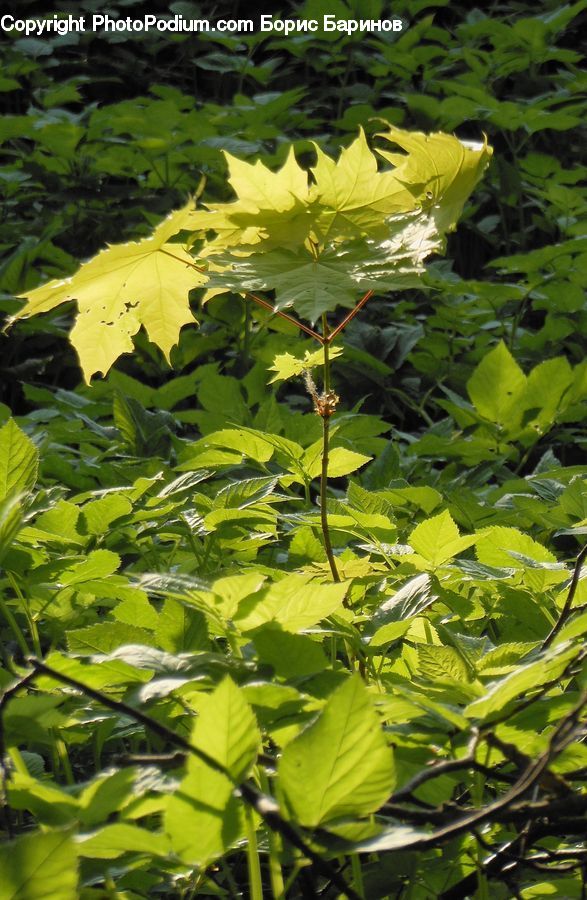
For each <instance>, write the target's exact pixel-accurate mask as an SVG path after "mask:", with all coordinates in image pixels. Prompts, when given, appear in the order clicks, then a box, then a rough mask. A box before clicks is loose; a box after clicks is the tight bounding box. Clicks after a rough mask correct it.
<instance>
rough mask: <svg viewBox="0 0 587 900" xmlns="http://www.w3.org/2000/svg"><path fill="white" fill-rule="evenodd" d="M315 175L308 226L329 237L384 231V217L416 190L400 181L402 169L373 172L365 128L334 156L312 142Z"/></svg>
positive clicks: (407, 205) (408, 202)
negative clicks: (313, 213) (316, 207)
mask: <svg viewBox="0 0 587 900" xmlns="http://www.w3.org/2000/svg"><path fill="white" fill-rule="evenodd" d="M314 148H315V150H316V155H317V162H316V165H315V166H313V168H312V174H313V176H314V178H315V180H316V183H315V185H314V187H313V188H312V190H311V197H312V198H313V199H315V200H317V201H318V202H319V203H320V205H321V206H322V207H323V210H322V211H321V213H320V215H319V216H318V217H317V220H316V222H315V223H314V226H313V231H314V233H315V235H316V238H317V240H318V241H319V242H320V243H324V242H326V241H327V240H329V239H332V238H333V237H336V238H338V237H340V236H341V235H343V236H345V237H355V236H357V235H361V234H365V233H366V232H368V233H374V232H375V233H376V232H381V231H383V232H385V219H386V217H388V216H391V215H393V214H394V213H396V214H397V213H402V212H408V211H411V210H413V209H414V208H415V206H416V196H417V193H416V194H415V192H412V191H411V190H410V189H409V187H408V186H406V182H405V180H404V179H403V178H402V175H403V173H402V172H398V171H394V172H378V171H377V158H376V157H375V156H374V155H373V153H372V152H371V150H370V149H369V146H368V144H367V140H366V138H365V133H364V131H363V129H362V128H361V129H360V131H359V136H358V137H357V138H356V139H355V140H354V141H353V142H352V144H350V146H349V147H347V148H346V149H345V150H343V151H342V152H341V154H340V157H339V159H338V160H337V162H334V160H332V159H330V157H329V156H327V155H326V154H325V153H324V152H323V151H322V150H321V149H320V148H319V147H318V146H317V145H316V144H315V145H314Z"/></svg>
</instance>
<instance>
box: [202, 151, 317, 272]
mask: <svg viewBox="0 0 587 900" xmlns="http://www.w3.org/2000/svg"><path fill="white" fill-rule="evenodd" d="M225 156H226V161H227V163H228V169H229V177H228V181H229V183H230V184H231V186H232V188H233V190H234V192H235V193H236V195H237V198H238V199H237V200H235V201H233V202H232V203H216V204H214V206H213V207H212V205H211V204H208V206H209V207H210V209H209V211H200V212H198V213H196V214H195V217H193V220H192V227H196V228H200V229H201V230H203V231H208V230H210V229H213V230H214V231H215V232H216V237H215V238H214V239H213V240H212V241H210V242H209V243H208V245H207V246H206V247H205V248H204V250H203V256H210V255H214V254H216V253H218V252H219V251H222V250H224V249H226V248H227V247H233V246H237V245H238V246H241V247H243V246H244V247H248V246H251V245H256V244H260V243H262V244H263V246H264V247H266V248H268V247H275V246H279V247H283V246H290V245H292V244H293V245H296V244H301V243H303V242H304V241H305V239H306V238H307V236H308V234H309V231H310V226H311V224H312V219H313V216H312V214H311V211H310V210H309V208H308V202H309V195H308V173H307V172H306V171H304V170H303V169H302V168H301V167H300V166H299V165H298V163H297V161H296V158H295V153H294V151H293V148H292V149H291V150H290V152H289V154H288V157H287V159H286V161H285V163H284V165H283V166H282V167H281V169H279V170H278V171H277V172H272V171H271V169H268V168H267V166H265V165H264V163H262V162H261V161H260V160H257V162H255V163H249V162H245V161H243V160H241V159H237V158H236V157H234V156H232V155H231V154H230V153H225Z"/></svg>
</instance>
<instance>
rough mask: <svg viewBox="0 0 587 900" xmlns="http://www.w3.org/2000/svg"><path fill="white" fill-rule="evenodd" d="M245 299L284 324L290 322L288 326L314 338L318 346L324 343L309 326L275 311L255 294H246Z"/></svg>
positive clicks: (278, 310)
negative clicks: (282, 320) (267, 311)
mask: <svg viewBox="0 0 587 900" xmlns="http://www.w3.org/2000/svg"><path fill="white" fill-rule="evenodd" d="M246 297H248V298H249V299H250V300H254V301H255V303H258V304H259V306H262V307H263V309H268V310H269V312H272V313H273V315H274V316H279V317H280V318H282V319H285V320H286V322H290V324H292V325H295V326H296V328H299V329H300V331H304V332H305V333H306V334H308V335H309V336H310V337H312V338H314V340H316V341H318V343H319V344H323V343H324V339H323V337H322V335H321V334H318V332H317V331H314V330H313V329H312V328H310V327H309V325H304V323H303V322H300V321H299V320H298V319H296V318H295V317H294V316H290V315H289V314H288V313H285V312H283V310H282V309H275V307H274V306H273V304H272V303H269V302H268V301H267V300H262V299H261V297H257V295H256V294H251V293H250V292H247V294H246Z"/></svg>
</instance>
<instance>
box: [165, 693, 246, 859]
mask: <svg viewBox="0 0 587 900" xmlns="http://www.w3.org/2000/svg"><path fill="white" fill-rule="evenodd" d="M260 742H261V735H260V732H259V728H258V726H257V722H256V719H255V716H254V715H253V713H252V711H251V708H250V706H249V704H248V703H247V701H246V700H245V698H244V696H243V694H242V692H241V691H240V690H239V688H237V687H236V685H235V684H234V682H232V681H231V680H230V679H229V678H225V679H224V681H222V682H221V683H220V685H219V686H218V687H217V688H216V690H215V691H214V692H213V693H212V694H210V695H208V696H207V697H204V698H202V700H201V702H200V704H199V715H198V719H197V721H196V724H195V726H194V732H193V735H192V743H193V745H194V746H195V747H198V748H199V749H200V750H203V751H204V752H205V753H207V754H208V755H209V756H211V757H212V758H213V759H215V760H216V762H218V763H220V764H221V765H222V766H224V767H225V768H226V769H227V770H228V771H229V772H230V775H231V776H232V778H233V779H234V781H236V782H237V783H238V782H239V781H242V779H243V778H244V777H245V775H246V774H247V772H248V770H249V769H250V767H251V765H252V763H253V761H254V759H255V756H256V754H257V751H258V748H259V746H260ZM233 787H234V785H233V782H232V781H231V780H230V779H229V778H228V777H227V776H226V775H223V774H222V773H221V772H218V771H216V770H215V769H211V768H210V767H209V766H207V765H206V764H205V763H203V762H202V761H201V760H199V759H197V758H196V757H194V756H190V758H189V760H188V764H187V774H186V776H185V778H184V779H183V781H182V782H181V784H180V786H179V789H178V791H177V792H176V793H175V794H174V796H173V797H171V798H170V800H169V802H168V806H167V809H166V812H165V830H166V832H167V834H168V835H169V837H170V839H171V845H172V848H173V850H174V852H175V853H177V854H179V856H180V857H181V858H182V859H183V860H184V861H186V862H190V863H197V864H199V865H204V864H206V863H208V862H210V861H211V860H212V859H215V858H216V857H217V856H221V855H222V854H223V853H224V852H225V850H227V849H228V848H229V847H230V846H232V844H234V843H235V842H236V841H237V840H238V838H239V837H240V835H241V833H242V810H241V808H240V806H239V804H238V802H237V800H236V798H235V796H234V794H233Z"/></svg>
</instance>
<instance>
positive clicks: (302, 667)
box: [251, 625, 327, 678]
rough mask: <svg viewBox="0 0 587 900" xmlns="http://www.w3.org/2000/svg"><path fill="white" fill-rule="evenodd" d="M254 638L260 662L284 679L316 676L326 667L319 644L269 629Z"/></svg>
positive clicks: (270, 626) (273, 628) (254, 634)
mask: <svg viewBox="0 0 587 900" xmlns="http://www.w3.org/2000/svg"><path fill="white" fill-rule="evenodd" d="M251 637H252V639H253V643H254V645H255V648H256V650H257V653H258V654H259V659H260V660H261V662H264V663H269V665H270V666H272V667H273V668H274V670H275V673H276V675H279V676H281V677H282V678H296V677H301V676H303V675H314V674H315V673H316V672H322V670H323V669H325V668H326V666H327V661H326V657H325V655H324V651H323V650H322V647H321V646H320V644H318V643H316V641H313V640H312V639H311V638H309V637H306V635H303V634H289V633H288V632H287V631H281V630H280V629H278V628H275V627H274V626H272V625H268V626H265V627H263V628H259V630H258V631H255V632H254V633H253V634H252V635H251Z"/></svg>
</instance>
